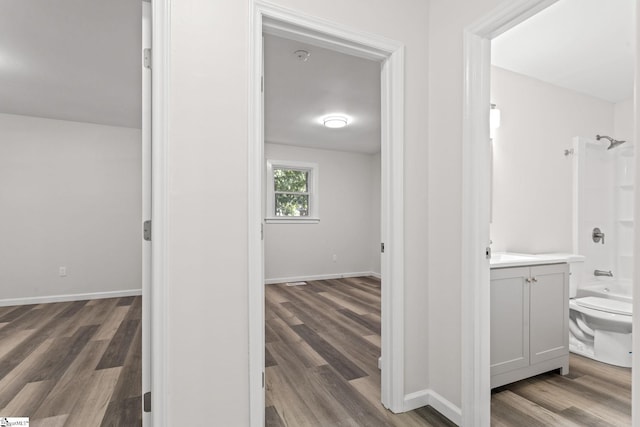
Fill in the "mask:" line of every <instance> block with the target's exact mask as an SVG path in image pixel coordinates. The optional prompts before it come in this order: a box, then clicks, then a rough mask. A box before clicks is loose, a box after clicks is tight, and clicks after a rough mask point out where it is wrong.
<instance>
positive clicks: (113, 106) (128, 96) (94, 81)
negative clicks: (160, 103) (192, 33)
mask: <svg viewBox="0 0 640 427" xmlns="http://www.w3.org/2000/svg"><path fill="white" fill-rule="evenodd" d="M141 23H142V12H141V2H139V1H138V2H136V1H132V0H109V1H87V0H85V1H81V0H56V1H47V0H2V2H0V113H9V114H22V115H28V116H36V117H46V118H52V119H61V120H73V121H80V122H89V123H99V124H105V125H113V126H125V127H135V128H139V127H140V126H141V108H142V104H141V102H142V101H141V99H142V96H141V88H142V83H141V68H140V67H141V65H140V64H141V46H142V42H141V34H142V29H141V25H142V24H141Z"/></svg>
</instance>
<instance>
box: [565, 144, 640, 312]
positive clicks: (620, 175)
mask: <svg viewBox="0 0 640 427" xmlns="http://www.w3.org/2000/svg"><path fill="white" fill-rule="evenodd" d="M610 141H611V140H610V139H609V141H599V140H596V139H595V138H594V139H591V138H585V137H576V138H574V140H573V151H574V153H573V154H574V158H573V162H574V163H573V182H574V184H573V185H574V191H573V252H574V253H578V254H581V255H584V256H585V263H584V273H583V278H582V279H583V280H582V281H581V283H580V284H579V285H578V286H579V290H578V294H579V295H581V294H582V295H585V296H586V295H594V294H597V295H598V296H601V297H607V298H613V299H621V300H627V301H630V300H631V289H632V286H631V277H632V274H633V271H632V262H633V230H634V222H633V198H634V194H635V188H634V173H635V171H634V154H635V148H634V145H633V144H631V143H629V142H627V143H625V144H623V145H621V144H616V145H614V146H613V147H612V148H611V149H608V148H609V146H610ZM596 228H598V229H599V231H600V232H601V233H603V234H604V236H603V237H602V238H600V239H598V238H597V237H598V236H597V231H598V230H596V233H595V234H596V236H595V237H596V239H595V240H598V241H597V242H596V241H594V230H595V229H596ZM595 270H602V271H611V272H612V275H613V277H607V276H595V275H594V271H595Z"/></svg>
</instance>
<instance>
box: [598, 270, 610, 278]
mask: <svg viewBox="0 0 640 427" xmlns="http://www.w3.org/2000/svg"><path fill="white" fill-rule="evenodd" d="M593 275H594V276H606V277H613V273H612V272H611V270H609V271H604V270H595V271H594V272H593Z"/></svg>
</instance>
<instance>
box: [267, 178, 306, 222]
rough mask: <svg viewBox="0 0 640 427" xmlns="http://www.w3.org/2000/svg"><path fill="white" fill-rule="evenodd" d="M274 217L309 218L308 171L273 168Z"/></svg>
mask: <svg viewBox="0 0 640 427" xmlns="http://www.w3.org/2000/svg"><path fill="white" fill-rule="evenodd" d="M273 187H274V188H273V189H274V197H275V204H274V207H275V216H279V217H283V216H285V217H286V216H309V171H306V170H296V169H285V168H274V169H273Z"/></svg>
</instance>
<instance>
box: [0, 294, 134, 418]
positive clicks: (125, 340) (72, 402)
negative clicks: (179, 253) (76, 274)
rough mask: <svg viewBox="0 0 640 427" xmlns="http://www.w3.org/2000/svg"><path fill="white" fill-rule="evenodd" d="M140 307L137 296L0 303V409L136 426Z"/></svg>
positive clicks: (24, 414) (33, 415)
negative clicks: (60, 301)
mask: <svg viewBox="0 0 640 427" xmlns="http://www.w3.org/2000/svg"><path fill="white" fill-rule="evenodd" d="M141 309H142V297H126V298H112V299H100V300H91V301H75V302H63V303H53V304H39V305H24V306H16V307H0V408H1V409H0V415H1V416H7V417H10V416H16V417H18V416H22V417H29V418H30V425H31V426H32V427H39V426H42V427H45V426H46V427H62V426H65V427H75V426H78V427H80V426H81V427H93V426H95V427H101V426H110V427H111V426H114V427H115V426H117V427H134V426H140V425H142V420H141V413H142V408H141V394H142V393H141V383H142V377H141V372H142V365H141V361H142V350H141V333H142V329H141V328H142V325H141Z"/></svg>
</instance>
